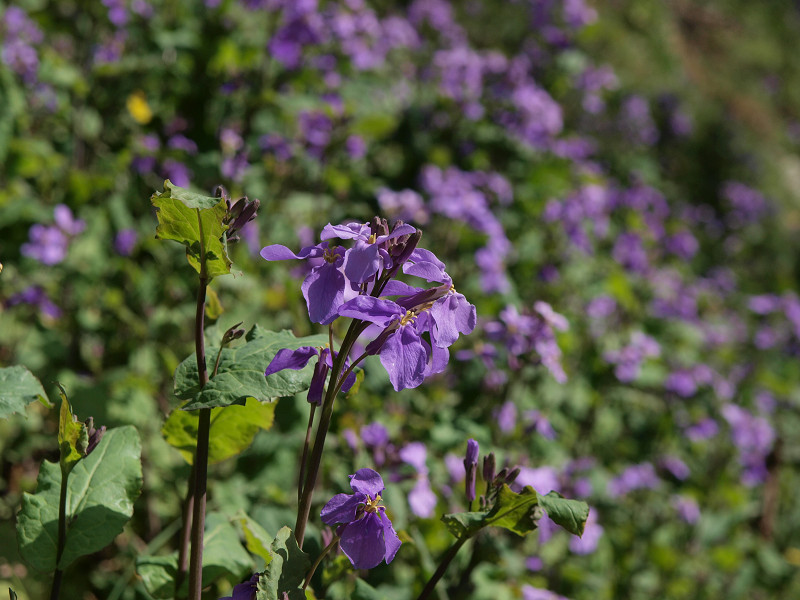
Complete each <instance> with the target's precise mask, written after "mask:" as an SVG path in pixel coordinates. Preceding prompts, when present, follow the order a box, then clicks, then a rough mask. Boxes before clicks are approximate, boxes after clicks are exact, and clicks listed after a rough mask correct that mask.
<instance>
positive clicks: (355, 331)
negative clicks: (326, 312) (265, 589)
mask: <svg viewBox="0 0 800 600" xmlns="http://www.w3.org/2000/svg"><path fill="white" fill-rule="evenodd" d="M360 325H362V322H361V321H358V320H355V319H354V320H353V321H352V322H351V323H350V327H348V329H347V333H346V334H345V336H344V340H343V341H342V345H341V347H340V348H339V353H338V354H336V356H335V357H334V359H333V368H332V369H331V375H330V379H329V380H328V386H327V388H326V390H325V398H324V399H323V401H322V414H321V415H320V418H319V423H318V424H317V434H316V436H315V437H314V448H313V449H312V451H311V459H310V460H309V465H308V470H307V471H306V480H305V483H304V484H303V492H302V494H300V501H299V502H298V506H297V521H296V522H295V527H294V537H295V540H297V545H298V546H299V547H300V549H301V550H302V549H303V538H304V537H305V533H306V524H307V523H308V516H309V514H310V513H311V498H312V496H313V494H314V486H315V485H316V483H317V475H318V474H319V465H320V462H321V461H322V449H323V448H324V446H325V437H326V436H327V434H328V428H329V427H330V425H331V416H332V415H333V401H334V399H335V398H336V392H338V391H339V390H338V388H339V386H338V385H337V383H338V380H339V374H340V373H341V372H342V367H343V366H344V361H345V359H346V358H347V355H348V354H349V353H350V350H351V349H352V347H353V343H354V342H355V340H356V338H358V336H359V334H360V333H361V332H360V331H359V326H360ZM331 352H333V348H331Z"/></svg>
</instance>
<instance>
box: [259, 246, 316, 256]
mask: <svg viewBox="0 0 800 600" xmlns="http://www.w3.org/2000/svg"><path fill="white" fill-rule="evenodd" d="M323 253H324V249H322V248H320V247H319V246H306V247H305V248H303V249H302V250H300V252H298V253H297V254H295V253H294V252H292V251H291V250H290V249H289V248H287V247H286V246H281V245H280V244H272V245H271V246H265V247H264V248H262V249H261V252H260V254H261V258H263V259H265V260H291V259H301V258H316V257H318V256H322V254H323Z"/></svg>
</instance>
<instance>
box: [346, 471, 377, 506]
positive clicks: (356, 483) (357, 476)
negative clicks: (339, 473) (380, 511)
mask: <svg viewBox="0 0 800 600" xmlns="http://www.w3.org/2000/svg"><path fill="white" fill-rule="evenodd" d="M350 487H351V488H353V491H354V492H360V493H362V494H366V495H368V496H369V497H370V498H372V499H373V500H374V499H375V496H377V495H378V494H380V493H381V492H382V491H383V479H382V478H381V476H380V474H378V472H377V471H373V470H372V469H367V468H364V469H359V470H358V471H356V472H355V473H353V474H352V475H350Z"/></svg>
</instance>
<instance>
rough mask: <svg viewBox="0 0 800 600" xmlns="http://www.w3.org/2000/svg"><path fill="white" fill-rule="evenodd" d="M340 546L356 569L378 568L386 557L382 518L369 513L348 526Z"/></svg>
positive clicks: (343, 532)
mask: <svg viewBox="0 0 800 600" xmlns="http://www.w3.org/2000/svg"><path fill="white" fill-rule="evenodd" d="M339 546H340V547H341V549H342V552H344V553H345V555H346V556H347V558H349V559H350V562H351V563H353V566H354V567H355V568H356V569H372V568H373V567H377V566H378V565H379V564H381V562H382V561H383V558H384V556H385V555H386V543H385V542H384V525H383V522H382V520H381V518H380V517H378V515H377V514H375V513H367V514H366V515H365V516H364V518H363V519H359V520H358V521H353V522H352V523H350V524H349V525H346V526H345V528H344V530H343V531H342V539H341V540H340V541H339Z"/></svg>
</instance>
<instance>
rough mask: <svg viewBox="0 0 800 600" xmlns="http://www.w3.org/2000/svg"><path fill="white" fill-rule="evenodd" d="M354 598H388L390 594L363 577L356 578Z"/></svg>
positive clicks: (368, 599)
mask: <svg viewBox="0 0 800 600" xmlns="http://www.w3.org/2000/svg"><path fill="white" fill-rule="evenodd" d="M352 598H353V600H387V598H388V596H387V595H386V594H384V593H382V592H379V591H378V590H376V589H375V588H374V587H372V586H371V585H370V584H368V583H367V582H366V581H364V580H363V579H360V578H359V579H356V587H355V589H354V590H353V596H352Z"/></svg>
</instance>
